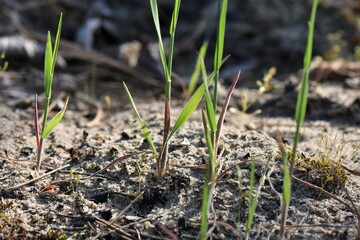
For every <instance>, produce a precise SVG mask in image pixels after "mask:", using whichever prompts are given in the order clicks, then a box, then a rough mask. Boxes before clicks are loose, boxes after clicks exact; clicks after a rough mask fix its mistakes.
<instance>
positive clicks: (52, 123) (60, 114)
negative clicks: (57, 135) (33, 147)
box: [41, 97, 69, 139]
mask: <svg viewBox="0 0 360 240" xmlns="http://www.w3.org/2000/svg"><path fill="white" fill-rule="evenodd" d="M68 102H69V97H67V98H66V102H65V105H64V107H63V108H62V109H61V111H60V112H58V113H57V114H56V115H55V116H54V117H53V118H52V119H51V120H50V122H49V123H48V124H47V125H46V126H45V128H44V129H43V131H42V133H41V138H42V139H45V138H46V137H47V136H49V134H50V133H51V132H52V130H53V129H54V128H55V127H56V126H57V125H58V124H59V122H60V121H61V119H62V118H63V116H64V114H65V111H66V107H67V104H68Z"/></svg>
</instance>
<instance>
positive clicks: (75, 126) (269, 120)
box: [0, 0, 360, 240]
mask: <svg viewBox="0 0 360 240" xmlns="http://www.w3.org/2000/svg"><path fill="white" fill-rule="evenodd" d="M76 2H77V1H55V2H54V3H53V4H52V5H47V4H44V3H43V2H41V1H29V3H33V5H32V4H26V3H23V1H4V4H3V5H1V9H2V10H3V11H2V13H1V16H0V17H1V18H2V20H4V21H3V22H6V24H7V26H8V27H7V28H4V29H5V30H4V31H3V32H1V33H2V37H1V39H0V48H1V50H2V49H3V48H2V47H3V46H4V45H2V44H3V43H4V39H6V38H7V37H9V35H12V34H15V33H16V34H19V36H22V37H24V36H25V37H24V39H25V40H26V41H28V40H29V39H30V40H31V41H32V42H31V43H32V44H33V45H30V46H31V47H30V48H31V49H33V50H34V53H35V54H34V55H31V56H30V55H27V54H28V52H27V51H26V47H24V48H23V49H22V50H21V48H20V50H19V49H17V50H16V51H15V52H11V49H9V48H7V49H5V50H6V51H7V59H8V60H9V61H10V65H9V66H10V67H9V69H8V70H7V71H6V72H0V92H1V95H0V129H1V131H0V191H1V192H0V239H172V238H171V236H169V234H167V231H170V232H172V233H174V234H175V235H176V236H177V237H178V238H179V239H197V238H198V234H199V229H200V212H201V201H202V193H203V187H204V178H205V169H204V164H206V162H207V158H208V152H207V148H206V142H205V140H204V133H203V130H202V122H201V110H200V109H201V108H202V107H203V103H201V104H200V106H199V109H198V110H196V111H195V113H194V114H193V116H192V117H191V118H190V120H189V121H188V122H187V123H186V124H185V126H184V127H183V128H182V129H181V130H180V131H179V132H178V133H177V135H176V136H175V137H174V138H173V140H172V142H171V144H170V149H169V151H170V156H169V159H170V164H171V165H170V166H171V167H170V170H169V172H168V174H167V175H166V176H165V177H164V178H162V179H158V178H157V177H156V159H155V158H154V157H153V156H152V154H151V153H150V151H149V147H148V144H147V142H146V140H144V138H143V136H142V132H141V129H140V127H139V124H138V122H134V120H135V118H136V117H135V114H134V112H133V111H132V109H131V108H130V104H129V103H128V100H127V98H126V96H125V94H124V91H123V89H122V84H121V81H126V82H127V83H128V84H129V87H130V90H131V91H132V92H133V94H134V98H135V101H136V102H137V106H138V108H139V112H140V114H141V115H142V116H143V118H144V120H145V122H146V124H147V126H148V127H149V129H151V130H152V137H153V139H154V142H155V144H156V146H157V147H158V148H159V147H160V143H161V142H162V125H163V105H164V103H163V101H162V100H163V84H162V73H161V71H160V70H159V62H158V61H157V60H156V55H151V54H150V53H151V51H152V49H153V46H154V43H155V36H154V32H153V28H152V25H151V23H152V22H151V15H150V10H149V8H148V6H147V5H146V6H145V7H143V8H139V4H140V5H141V3H140V2H142V1H140V0H139V1H135V0H134V1H84V2H83V3H84V4H83V5H81V4H77V3H76ZM85 2H86V3H85ZM159 2H160V10H161V12H160V13H161V16H163V17H162V18H161V21H162V24H166V23H167V22H168V20H169V18H170V17H169V16H170V15H167V14H169V12H171V11H170V9H171V7H172V5H171V2H172V1H165V0H164V1H159ZM230 2H231V6H230V7H229V18H228V21H229V22H228V28H229V29H230V30H231V31H230V30H229V31H230V32H231V33H232V34H228V35H227V47H226V49H225V50H226V52H227V53H231V54H232V57H231V58H230V60H229V62H227V63H226V64H225V65H224V68H223V71H222V76H223V77H224V79H222V84H221V87H220V91H219V98H220V101H219V102H220V103H222V102H223V101H224V98H225V96H226V92H227V88H228V83H229V79H232V78H233V77H234V72H236V71H238V70H239V69H241V70H242V75H241V78H240V81H239V83H238V86H237V88H236V89H235V91H234V94H233V98H232V99H231V103H230V107H229V110H228V114H227V116H226V121H225V125H224V129H223V133H222V138H221V147H220V149H219V153H220V156H221V158H220V163H219V164H220V165H221V171H220V173H221V176H222V177H221V178H219V180H218V182H217V184H216V188H215V193H214V212H213V214H212V215H211V216H210V218H209V220H210V226H212V227H214V228H213V231H212V235H211V237H212V239H241V238H242V237H243V236H244V233H245V227H246V220H247V215H248V206H249V197H248V196H249V193H248V191H249V188H250V187H249V179H250V169H251V164H252V161H253V162H254V164H255V187H254V191H253V193H254V194H255V193H256V191H258V189H260V190H259V192H260V195H259V199H258V206H257V208H256V211H255V218H254V223H253V226H252V228H251V231H250V239H278V238H279V228H280V225H279V223H280V213H281V211H280V197H279V192H280V193H281V190H282V179H283V172H282V162H281V159H280V157H279V150H278V143H277V141H276V140H275V136H276V132H277V131H280V132H281V134H282V138H283V141H284V143H285V145H286V147H287V149H288V150H289V151H290V150H291V146H292V143H293V136H294V131H295V124H294V120H293V119H294V112H295V105H296V97H297V93H298V88H299V79H300V78H301V71H300V70H299V69H301V64H302V55H303V49H304V47H303V46H305V39H306V24H304V23H306V21H307V19H308V10H309V6H310V5H306V6H303V5H301V4H300V3H299V1H287V4H285V5H284V4H283V1H258V2H257V1H243V3H241V4H240V3H238V2H237V1H230ZM255 2H257V3H256V4H255ZM269 2H272V3H273V4H270V3H269ZM306 2H307V3H309V1H306ZM193 4H195V3H190V2H187V1H184V5H183V13H182V14H183V15H182V19H181V20H182V21H179V22H181V23H179V24H180V25H179V30H178V36H179V41H178V42H177V43H178V45H177V46H178V47H177V48H176V51H175V52H176V54H175V59H176V61H177V62H175V72H176V74H175V79H174V89H173V93H174V99H173V101H172V103H171V107H172V108H171V114H172V123H174V121H175V119H176V117H177V116H178V114H179V113H180V111H181V109H182V106H184V104H185V103H186V97H184V96H183V95H184V92H183V86H184V84H185V83H186V81H187V79H188V78H189V76H190V74H191V71H192V66H193V64H192V65H191V66H189V64H188V63H194V61H195V59H196V50H197V49H198V47H199V46H200V44H201V42H202V41H203V40H204V39H206V38H209V39H211V36H212V33H211V31H210V30H211V24H210V23H211V22H212V21H211V16H212V14H211V9H214V6H215V8H216V4H210V3H208V2H207V1H197V2H196V7H195V6H194V5H193ZM213 5H214V6H213ZM85 6H87V7H85ZM44 7H46V8H47V10H48V11H43V8H44ZM241 7H243V8H244V9H246V11H244V12H243V14H238V11H239V9H241ZM124 9H125V10H124ZM195 9H203V10H202V11H201V12H200V13H199V12H197V13H196V12H195V13H194V11H195ZM358 9H359V6H358V3H357V2H356V1H344V2H343V3H342V4H339V3H338V1H330V0H329V1H322V3H321V5H320V6H319V12H318V16H319V18H318V21H317V28H316V29H317V30H316V36H315V45H314V51H315V55H316V56H318V57H316V58H314V60H313V62H312V71H311V74H310V77H311V80H310V93H309V103H308V104H309V106H308V109H307V116H306V122H305V124H304V126H303V128H302V136H301V139H300V144H299V155H298V156H297V162H296V166H295V170H294V176H295V177H296V178H298V179H300V180H297V179H293V182H292V190H293V191H292V198H291V206H290V208H289V216H288V221H287V231H286V238H287V239H349V240H350V239H355V238H356V237H359V236H357V227H359V225H358V224H359V219H357V217H356V215H355V214H354V211H353V207H352V203H351V201H352V202H353V203H354V204H355V205H356V207H357V208H359V206H360V180H359V176H358V175H359V171H360V152H359V151H358V149H359V146H360V128H359V125H360V62H359V61H355V59H356V54H355V53H354V47H355V46H356V44H358V37H359V28H358V26H357V25H355V24H354V22H355V19H356V16H357V15H356V14H358ZM60 10H61V11H64V13H65V15H64V16H65V18H64V32H63V36H64V39H63V40H62V42H61V45H60V61H59V65H58V66H57V69H56V76H55V79H54V93H53V96H54V99H53V102H54V103H55V104H54V107H53V110H52V112H51V115H54V114H55V113H56V112H57V111H59V110H60V109H61V107H62V106H63V104H64V99H65V97H66V96H67V95H69V96H70V102H69V106H68V110H67V112H66V114H65V117H64V119H63V120H62V122H61V123H60V124H59V126H58V127H57V128H56V129H55V131H54V132H53V133H52V134H51V135H50V136H49V138H48V139H46V141H45V146H44V151H43V152H44V153H43V165H42V172H41V175H43V174H45V173H48V172H50V171H52V170H55V169H58V168H61V167H63V166H65V167H64V168H63V169H61V170H58V171H56V172H55V173H53V174H50V175H49V176H46V177H44V178H41V179H39V180H34V181H33V182H31V183H28V184H26V185H24V186H19V184H23V183H27V182H28V181H30V180H32V179H35V178H36V176H35V171H34V167H35V158H36V141H35V130H34V120H33V119H34V117H33V116H34V95H35V93H38V94H41V93H42V92H43V86H42V84H43V82H42V81H43V80H42V69H41V68H42V61H43V60H42V59H43V45H42V42H41V41H42V40H43V35H41V34H43V33H45V32H46V30H47V29H48V28H49V24H50V23H54V24H51V26H56V21H57V12H59V11H60ZM110 10H111V11H110ZM135 10H136V11H135ZM215 10H216V9H215ZM39 12H44V14H43V16H42V18H41V19H40V18H34V16H38V15H39ZM129 12H131V13H132V14H129ZM9 13H11V14H9ZM265 13H266V14H265ZM328 15H331V16H336V18H335V17H333V18H327V17H326V16H328ZM16 16H17V17H18V19H20V22H16V21H15V20H14V19H17V18H16ZM52 16H56V17H52ZM67 16H68V17H67ZM254 16H257V17H256V18H255V17H254ZM29 19H30V20H31V19H33V20H34V19H35V20H34V21H30V20H29ZM44 19H46V20H44ZM50 19H51V20H50ZM99 19H100V20H101V21H100V22H99V24H100V25H99V26H98V28H97V29H96V30H94V29H93V30H94V31H92V30H91V29H88V28H87V27H86V26H88V25H86V23H89V22H91V21H95V22H96V20H99ZM14 22H15V23H17V24H14ZM93 23H94V22H93ZM143 23H146V24H143ZM205 23H207V25H206V24H205ZM203 24H205V26H203ZM192 25H196V30H194V28H192ZM21 26H25V28H22V27H21ZM131 26H132V27H131ZM81 29H82V30H81ZM118 29H122V31H119V30H118ZM205 29H207V30H206V31H205ZM208 29H210V30H208ZM339 29H340V30H343V32H342V33H341V34H342V35H341V34H340V35H341V37H340V40H339V39H337V40H336V39H335V40H334V39H333V40H331V41H329V39H328V38H327V37H326V36H327V34H328V33H337V32H338V31H339ZM24 30H26V32H24ZM208 31H210V33H209V32H208ZM164 32H165V31H164ZM39 33H41V34H40V35H39ZM81 34H85V35H81ZM86 34H87V35H86ZM79 36H82V37H79ZM84 36H87V37H84ZM189 36H190V37H189ZM16 39H17V40H16V41H15V40H14V39H13V40H14V42H17V41H20V43H22V44H24V42H21V41H22V40H19V39H18V38H16ZM301 39H302V40H303V41H302V40H301ZM133 40H137V41H138V42H133ZM342 41H343V42H342ZM344 41H345V43H346V44H345V45H344ZM27 43H28V44H29V42H27ZM128 43H131V44H130V45H127V44H128ZM124 44H125V45H124ZM138 44H140V46H141V49H142V50H143V51H140V53H139V51H138V50H139V49H138V46H139V45H138ZM339 44H340V45H341V44H342V45H341V46H342V48H341V51H340V52H339V51H337V50H336V49H338V48H336V46H338V45H339ZM25 45H26V44H25ZM25 45H24V46H25ZM26 46H29V45H26ZM120 46H123V48H121V49H122V50H119V49H120V48H119V47H120ZM234 46H237V47H234ZM211 48H212V47H211V45H210V49H211ZM15 49H16V48H15ZM24 49H25V50H24ZM132 50H134V52H133V51H132ZM118 51H119V52H118ZM210 51H212V50H210ZM138 53H139V54H138ZM209 55H211V54H209ZM320 56H322V57H320ZM340 57H346V58H347V60H341V59H340V60H334V59H337V58H340ZM209 58H210V57H209ZM132 59H135V60H134V61H135V64H134V65H132V64H133V63H134V62H132V61H133V60H132ZM190 59H191V60H190ZM328 60H334V61H328ZM208 62H211V59H210V61H208ZM271 66H276V67H277V69H278V74H277V75H275V77H274V78H273V79H272V80H271V84H272V86H273V87H274V89H273V90H271V91H269V92H265V93H263V94H260V93H259V92H258V87H257V85H256V82H255V80H256V79H261V77H262V75H263V73H264V72H266V71H267V69H268V68H269V67H271ZM160 69H161V68H160ZM94 78H96V83H94V82H92V80H91V79H94ZM93 88H94V89H95V90H94V91H92V89H93ZM105 96H109V97H110V99H111V104H106V101H105V100H104V97H105ZM43 102H44V96H43V95H40V96H39V109H43ZM245 105H247V106H248V109H247V110H246V111H245V110H244V106H245ZM124 156H126V157H124ZM123 157H124V158H123ZM117 159H118V161H116V163H115V164H114V165H113V166H112V167H110V168H108V169H106V170H105V171H103V172H101V173H99V174H97V175H96V176H92V174H94V173H95V172H97V171H99V170H101V169H103V168H104V167H106V166H107V165H108V164H110V163H112V162H114V161H115V160H117ZM339 164H342V165H343V166H344V167H345V168H347V169H349V170H350V171H347V170H345V169H344V168H343V167H340V165H339ZM235 166H238V167H239V168H240V170H239V171H237V170H236V169H235ZM351 171H352V172H351ZM301 180H302V181H306V183H304V182H301ZM309 183H310V184H313V187H309ZM314 186H317V187H318V188H320V189H324V190H326V191H327V192H330V193H331V194H333V195H334V196H336V197H337V198H338V199H337V200H336V199H335V198H334V197H330V196H328V195H326V194H325V193H324V192H322V191H321V190H320V189H317V188H316V187H314ZM350 199H351V200H350ZM340 201H342V203H341V202H340ZM173 239H174V238H173Z"/></svg>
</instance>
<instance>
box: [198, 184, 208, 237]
mask: <svg viewBox="0 0 360 240" xmlns="http://www.w3.org/2000/svg"><path fill="white" fill-rule="evenodd" d="M208 199H209V182H208V181H207V179H206V178H205V183H204V191H203V198H202V205H201V227H200V238H199V239H200V240H206V233H207V230H208V213H207V211H208V204H209V201H208Z"/></svg>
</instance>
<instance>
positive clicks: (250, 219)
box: [245, 158, 256, 236]
mask: <svg viewBox="0 0 360 240" xmlns="http://www.w3.org/2000/svg"><path fill="white" fill-rule="evenodd" d="M254 184H255V160H254V158H253V159H252V161H251V172H250V189H249V213H248V218H247V221H246V230H245V234H246V236H247V235H248V233H249V232H250V229H251V225H252V222H253V216H254V213H255V208H256V203H255V201H254V197H253V188H254Z"/></svg>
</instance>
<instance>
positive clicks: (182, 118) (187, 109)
mask: <svg viewBox="0 0 360 240" xmlns="http://www.w3.org/2000/svg"><path fill="white" fill-rule="evenodd" d="M214 75H215V73H214V72H213V73H212V74H211V75H210V76H209V77H208V79H207V83H208V84H209V83H210V82H211V81H212V80H213V78H214ZM204 92H205V84H204V83H203V84H202V85H201V86H200V87H199V88H198V89H197V90H196V91H195V93H194V94H193V95H192V96H191V98H190V99H189V101H188V102H187V103H186V105H185V106H184V108H183V110H182V111H181V113H180V115H179V116H178V118H177V119H176V122H175V124H174V126H173V128H172V129H171V132H170V134H169V136H168V139H167V140H168V141H169V140H170V138H171V137H172V136H174V134H175V133H176V132H177V131H179V130H180V128H181V127H182V126H183V125H184V123H185V122H186V121H187V120H188V119H189V118H190V116H191V114H192V113H193V112H194V111H195V109H196V108H197V106H198V105H199V103H200V101H201V99H202V97H203V95H204Z"/></svg>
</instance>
